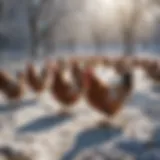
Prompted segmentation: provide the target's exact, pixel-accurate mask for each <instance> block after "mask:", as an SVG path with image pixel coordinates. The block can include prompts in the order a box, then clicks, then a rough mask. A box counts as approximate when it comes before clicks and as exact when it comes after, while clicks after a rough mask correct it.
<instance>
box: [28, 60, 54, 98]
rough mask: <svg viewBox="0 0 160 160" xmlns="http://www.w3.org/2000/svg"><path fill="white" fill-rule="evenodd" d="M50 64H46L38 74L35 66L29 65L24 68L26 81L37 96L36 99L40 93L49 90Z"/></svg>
mask: <svg viewBox="0 0 160 160" xmlns="http://www.w3.org/2000/svg"><path fill="white" fill-rule="evenodd" d="M51 71H52V63H51V62H48V61H47V62H46V64H45V66H44V67H43V68H42V70H41V73H40V74H38V73H37V71H36V68H35V66H34V65H33V64H32V63H29V64H28V66H27V68H26V79H27V83H28V85H29V86H30V88H31V89H32V90H33V91H34V92H35V93H36V94H37V98H38V97H39V96H40V95H41V94H42V92H43V91H44V90H45V89H47V88H49V86H50V82H51Z"/></svg>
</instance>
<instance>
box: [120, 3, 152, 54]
mask: <svg viewBox="0 0 160 160" xmlns="http://www.w3.org/2000/svg"><path fill="white" fill-rule="evenodd" d="M132 2H133V4H132V5H133V8H132V12H131V15H130V19H129V21H128V23H127V24H126V23H124V25H123V26H122V34H123V35H122V36H123V44H124V55H132V54H133V53H134V49H135V43H136V37H135V35H136V28H137V24H138V23H139V22H140V21H141V20H142V15H143V13H144V11H145V10H146V9H148V7H149V3H148V2H146V3H147V4H143V2H142V1H136V0H134V1H132ZM122 16H124V15H123V13H122Z"/></svg>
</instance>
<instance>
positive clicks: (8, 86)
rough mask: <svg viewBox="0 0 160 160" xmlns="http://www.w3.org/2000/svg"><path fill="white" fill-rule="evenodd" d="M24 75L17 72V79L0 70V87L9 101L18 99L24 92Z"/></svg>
mask: <svg viewBox="0 0 160 160" xmlns="http://www.w3.org/2000/svg"><path fill="white" fill-rule="evenodd" d="M25 84H26V81H25V75H24V73H22V72H18V73H17V79H16V80H15V79H13V78H12V77H11V76H10V75H9V74H7V73H6V72H4V71H0V89H1V92H2V93H3V94H4V95H5V97H6V98H7V99H8V100H9V101H18V100H20V99H21V98H22V97H23V96H24V93H25Z"/></svg>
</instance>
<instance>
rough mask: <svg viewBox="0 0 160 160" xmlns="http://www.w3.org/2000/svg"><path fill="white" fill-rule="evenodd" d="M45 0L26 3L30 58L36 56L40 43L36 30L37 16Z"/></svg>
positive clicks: (33, 0)
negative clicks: (29, 35) (29, 34)
mask: <svg viewBox="0 0 160 160" xmlns="http://www.w3.org/2000/svg"><path fill="white" fill-rule="evenodd" d="M46 1H47V0H30V1H28V4H27V5H28V23H29V27H30V33H31V56H32V57H36V56H37V55H38V46H39V41H40V37H39V36H40V35H39V30H38V20H39V16H40V14H41V12H42V10H43V5H44V3H46Z"/></svg>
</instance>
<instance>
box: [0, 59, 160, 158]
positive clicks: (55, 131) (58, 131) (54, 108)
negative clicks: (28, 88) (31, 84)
mask: <svg viewBox="0 0 160 160" xmlns="http://www.w3.org/2000/svg"><path fill="white" fill-rule="evenodd" d="M20 66H21V67H24V62H23V61H21V62H20V63H17V64H14V66H12V65H10V66H9V67H10V68H9V69H8V70H10V69H13V70H15V69H17V68H19V67H20ZM0 102H1V103H0V146H2V145H11V146H13V147H14V148H16V149H20V150H22V151H25V152H27V153H28V154H31V155H32V157H33V160H72V159H75V158H76V157H77V155H79V154H80V153H81V152H83V151H84V150H86V149H87V148H95V147H97V148H98V149H96V151H98V150H99V151H100V152H104V153H106V154H110V155H115V156H116V154H117V156H118V154H119V152H123V155H124V154H126V155H130V156H133V157H136V158H137V157H140V156H141V157H145V156H144V153H145V152H148V150H153V148H149V147H148V145H144V144H145V143H146V142H148V140H149V141H150V140H154V141H155V142H156V143H155V146H154V145H153V146H152V147H155V148H157V150H158V149H159V148H158V147H159V144H158V138H159V139H160V133H158V132H159V120H160V116H159V115H160V87H159V90H158V87H153V85H152V83H151V81H149V80H144V78H143V76H142V72H139V71H136V73H135V89H134V91H133V95H132V96H131V97H130V99H129V100H128V101H127V102H126V104H125V106H124V108H123V110H122V111H121V113H119V114H118V115H117V118H116V119H115V121H114V122H115V123H114V124H115V125H116V126H117V125H118V126H117V127H113V128H98V127H97V123H98V121H99V120H101V118H103V117H102V115H101V114H99V113H97V112H96V111H94V110H93V109H92V108H90V107H89V105H88V104H86V102H85V101H84V98H83V96H82V98H81V99H80V101H79V102H78V103H77V104H76V106H74V107H73V108H72V109H71V112H72V116H71V117H60V116H58V115H57V112H58V110H59V109H60V107H59V104H58V102H56V100H55V99H54V98H53V97H52V96H51V95H49V94H48V93H46V94H44V95H43V97H42V98H41V99H40V100H39V101H36V100H35V95H34V94H33V93H30V92H28V93H27V94H26V97H25V99H24V101H23V102H22V103H21V105H20V107H19V108H17V109H15V110H12V106H7V105H6V102H5V100H4V99H3V97H2V96H1V97H0ZM11 115H12V116H11ZM119 126H120V127H121V128H122V129H119ZM88 152H89V151H88ZM90 152H92V153H93V152H94V151H93V149H91V150H90ZM142 154H143V156H142ZM159 154H160V152H159ZM94 158H95V157H94ZM94 158H89V159H90V160H92V159H94ZM86 159H87V158H86ZM97 159H98V158H97ZM115 159H116V158H115ZM119 159H120V158H119ZM122 159H123V158H122ZM157 160H158V159H157Z"/></svg>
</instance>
